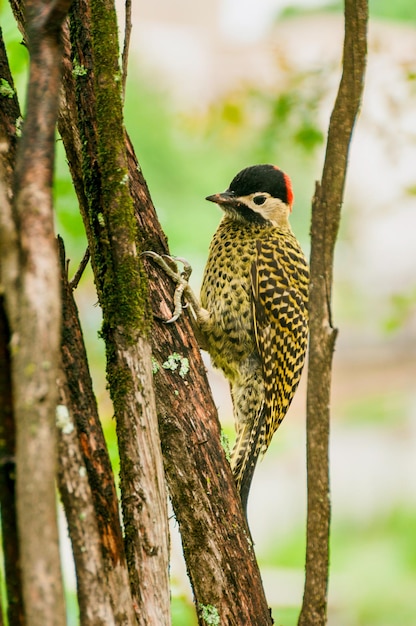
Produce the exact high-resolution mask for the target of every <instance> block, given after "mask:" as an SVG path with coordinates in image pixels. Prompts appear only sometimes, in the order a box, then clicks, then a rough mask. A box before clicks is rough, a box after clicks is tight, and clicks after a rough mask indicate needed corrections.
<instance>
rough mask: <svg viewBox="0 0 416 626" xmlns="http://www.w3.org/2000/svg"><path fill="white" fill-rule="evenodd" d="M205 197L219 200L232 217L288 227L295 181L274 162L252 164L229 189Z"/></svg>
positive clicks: (232, 182) (235, 178)
mask: <svg viewBox="0 0 416 626" xmlns="http://www.w3.org/2000/svg"><path fill="white" fill-rule="evenodd" d="M206 200H209V201H210V202H215V203H216V204H218V205H219V206H220V207H221V208H222V209H223V210H224V211H225V212H226V213H227V214H228V215H229V216H230V217H232V218H233V219H236V220H241V221H247V222H254V223H258V224H263V223H264V224H266V223H268V222H269V223H271V224H273V225H275V226H279V227H287V226H288V224H289V222H288V218H289V214H290V212H291V210H292V204H293V191H292V183H291V181H290V178H289V176H288V175H287V174H285V173H284V172H282V170H280V169H279V168H278V167H276V166H275V165H252V166H250V167H246V168H245V169H244V170H241V172H239V173H238V174H237V175H236V176H235V177H234V178H233V180H232V181H231V184H230V186H229V187H228V189H227V190H226V191H224V192H222V193H216V194H214V195H212V196H208V197H207V198H206Z"/></svg>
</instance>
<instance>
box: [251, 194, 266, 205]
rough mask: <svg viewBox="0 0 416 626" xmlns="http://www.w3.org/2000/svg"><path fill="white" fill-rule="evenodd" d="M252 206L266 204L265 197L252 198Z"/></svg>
mask: <svg viewBox="0 0 416 626" xmlns="http://www.w3.org/2000/svg"><path fill="white" fill-rule="evenodd" d="M253 202H254V204H259V205H260V204H264V203H265V202H266V196H254V198H253Z"/></svg>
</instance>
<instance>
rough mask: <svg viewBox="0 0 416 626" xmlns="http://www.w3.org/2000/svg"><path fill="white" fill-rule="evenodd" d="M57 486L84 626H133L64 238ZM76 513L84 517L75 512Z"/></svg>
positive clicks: (114, 500)
mask: <svg viewBox="0 0 416 626" xmlns="http://www.w3.org/2000/svg"><path fill="white" fill-rule="evenodd" d="M59 250H60V257H61V280H62V309H63V324H62V345H61V349H62V373H61V376H60V379H59V388H60V404H59V407H58V408H59V411H58V444H59V452H60V454H59V489H60V492H61V496H62V501H63V504H64V507H65V513H66V517H67V520H68V527H69V533H70V537H71V542H72V546H73V552H74V559H75V568H76V572H77V586H78V603H79V609H80V621H81V624H82V626H96V624H105V625H106V626H107V625H108V626H111V625H112V624H113V625H115V626H117V625H118V624H120V623H121V624H126V625H127V624H128V625H132V626H133V625H134V624H136V617H135V613H134V610H133V601H132V597H131V593H130V585H129V577H128V571H127V564H126V557H125V552H124V543H123V534H122V530H121V526H120V517H119V504H118V498H117V494H116V489H115V484H114V478H113V471H112V468H111V463H110V458H109V455H108V452H107V447H106V442H105V439H104V433H103V431H102V427H101V423H100V420H99V416H98V410H97V403H96V399H95V395H94V391H93V386H92V380H91V376H90V372H89V369H88V361H87V354H86V351H85V346H84V341H83V337H82V331H81V326H80V322H79V318H78V312H77V308H76V305H75V302H74V299H73V295H72V284H71V283H68V278H67V273H66V270H67V267H66V266H67V264H66V260H65V250H64V247H63V242H62V240H59ZM80 512H82V514H80Z"/></svg>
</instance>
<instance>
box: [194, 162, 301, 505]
mask: <svg viewBox="0 0 416 626" xmlns="http://www.w3.org/2000/svg"><path fill="white" fill-rule="evenodd" d="M206 199H207V200H208V201H210V202H214V203H216V204H217V205H218V206H219V207H220V208H221V209H222V210H223V211H224V216H223V218H222V220H221V222H220V224H219V226H218V229H217V231H216V232H215V234H214V236H213V239H212V241H211V245H210V249H209V255H208V260H207V264H206V267H205V271H204V276H203V281H202V288H201V307H202V311H203V313H200V314H198V315H197V319H198V322H199V326H200V330H201V331H202V334H203V337H204V342H205V345H206V348H207V349H208V352H209V354H210V357H211V361H212V363H213V365H214V367H216V368H219V369H220V370H222V371H223V373H224V375H225V376H226V378H227V379H228V381H229V384H230V389H231V397H232V402H233V411H234V421H235V428H236V442H235V445H234V448H233V450H232V453H231V467H232V470H233V474H234V477H235V481H236V483H237V487H238V489H239V491H240V496H241V501H242V505H243V508H244V511H245V513H247V499H248V494H249V490H250V485H251V480H252V477H253V473H254V470H255V467H256V463H257V460H258V458H259V456H261V455H263V454H264V453H265V452H266V450H267V448H268V446H269V444H270V442H271V439H272V437H273V434H274V433H275V431H276V429H277V428H278V427H279V425H280V424H281V422H282V420H283V418H284V417H285V415H286V413H287V410H288V408H289V405H290V403H291V401H292V398H293V396H294V393H295V391H296V388H297V386H298V384H299V380H300V376H301V373H302V368H303V365H304V361H305V353H306V348H307V337H308V284H309V270H308V265H307V262H306V259H305V256H304V254H303V252H302V249H301V247H300V244H299V243H298V241H297V239H296V238H295V236H294V234H293V232H292V229H291V227H290V224H289V215H290V213H291V211H292V205H293V191H292V185H291V181H290V178H289V176H288V175H287V174H285V173H284V172H282V170H280V169H279V168H278V167H276V166H274V165H253V166H251V167H247V168H245V169H243V170H242V171H241V172H239V173H238V174H237V175H236V176H235V177H234V178H233V180H232V181H231V184H230V186H229V187H228V189H227V190H226V191H224V192H223V193H217V194H214V195H211V196H208V197H207V198H206Z"/></svg>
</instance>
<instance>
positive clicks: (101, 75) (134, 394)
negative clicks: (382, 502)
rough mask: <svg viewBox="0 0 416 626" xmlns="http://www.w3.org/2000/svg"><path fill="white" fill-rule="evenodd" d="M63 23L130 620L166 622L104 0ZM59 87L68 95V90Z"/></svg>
mask: <svg viewBox="0 0 416 626" xmlns="http://www.w3.org/2000/svg"><path fill="white" fill-rule="evenodd" d="M70 27H71V39H72V52H71V55H72V56H71V59H72V66H73V69H75V68H78V71H76V72H74V73H75V74H76V76H75V93H76V102H75V110H77V112H78V121H77V127H78V129H79V132H80V138H81V142H80V145H81V146H82V153H81V154H79V150H78V148H79V146H78V147H77V145H76V143H75V142H74V138H73V137H72V129H71V128H70V127H69V126H67V125H66V124H65V123H64V121H63V119H62V120H61V121H62V124H61V127H62V136H63V139H64V143H65V145H66V146H67V147H68V148H69V152H67V154H71V156H73V157H75V158H76V159H77V162H78V164H79V163H81V169H82V180H83V191H82V193H81V202H80V206H81V213H82V216H83V219H84V223H85V225H86V231H87V236H88V243H89V248H90V253H91V262H92V267H93V270H94V276H95V283H96V287H97V293H98V297H99V301H100V304H101V307H102V310H103V320H104V321H103V329H102V336H103V338H104V340H105V343H106V353H107V377H108V382H109V389H110V394H111V397H112V400H113V404H114V410H115V417H116V422H117V437H118V445H119V453H120V465H121V467H120V486H121V495H122V508H123V522H124V530H125V546H126V554H127V563H128V567H129V574H130V582H131V588H132V593H133V600H134V607H135V610H136V614H137V619H138V622H139V623H140V624H153V623H157V624H161V625H162V624H168V623H170V598H169V580H168V525H167V507H166V489H165V482H164V474H163V462H162V455H161V449H160V440H159V433H158V425H157V414H156V406H155V399H154V394H153V388H152V374H151V354H150V344H149V342H148V340H147V338H146V337H147V333H148V330H149V325H150V309H149V306H148V295H147V290H146V280H145V276H144V274H143V270H142V268H141V263H140V260H139V258H138V255H137V251H136V223H135V220H134V213H133V204H132V201H131V198H130V194H129V187H128V171H127V163H126V154H125V144H124V128H123V120H122V107H121V74H120V69H119V66H118V43H117V24H116V17H115V10H114V5H113V3H112V2H109V1H107V2H101V1H99V0H95V1H93V2H91V3H86V2H83V1H82V0H80V1H79V2H76V3H75V4H74V5H73V10H72V12H71V20H70ZM65 84H69V79H68V83H65ZM67 95H68V102H70V101H71V99H72V98H73V96H72V94H70V93H67ZM72 102H73V100H72ZM73 110H74V109H72V112H73ZM71 166H72V163H71ZM76 171H78V172H79V171H80V168H79V165H78V166H77V165H76V167H75V169H74V170H73V173H74V172H75V173H76ZM85 205H87V206H85Z"/></svg>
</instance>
